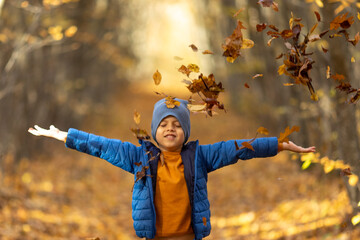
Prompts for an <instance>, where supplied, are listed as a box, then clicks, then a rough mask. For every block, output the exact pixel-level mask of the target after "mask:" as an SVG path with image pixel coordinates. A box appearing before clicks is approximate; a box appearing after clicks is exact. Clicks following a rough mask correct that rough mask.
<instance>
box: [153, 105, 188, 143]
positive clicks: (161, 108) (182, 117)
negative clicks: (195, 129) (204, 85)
mask: <svg viewBox="0 0 360 240" xmlns="http://www.w3.org/2000/svg"><path fill="white" fill-rule="evenodd" d="M175 100H176V101H178V102H180V106H175V107H174V108H168V107H167V106H166V103H165V98H163V99H161V100H159V101H158V102H156V103H155V105H154V111H153V117H152V122H151V135H152V137H153V139H154V140H155V142H157V141H156V130H157V128H158V127H159V124H160V122H161V120H163V119H164V118H165V117H167V116H174V117H176V118H177V120H178V121H179V123H180V125H181V127H182V129H183V131H184V136H185V141H184V143H186V141H187V140H188V139H189V136H190V111H189V109H188V108H187V104H188V101H186V100H182V99H178V98H175Z"/></svg>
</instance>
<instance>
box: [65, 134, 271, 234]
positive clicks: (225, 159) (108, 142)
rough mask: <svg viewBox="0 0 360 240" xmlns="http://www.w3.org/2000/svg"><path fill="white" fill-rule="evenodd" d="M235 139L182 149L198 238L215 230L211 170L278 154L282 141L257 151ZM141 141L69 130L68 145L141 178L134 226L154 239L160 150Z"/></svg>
mask: <svg viewBox="0 0 360 240" xmlns="http://www.w3.org/2000/svg"><path fill="white" fill-rule="evenodd" d="M234 141H235V140H230V141H226V142H218V143H215V144H211V145H199V143H198V141H195V142H189V143H187V144H185V145H184V147H183V149H182V152H181V157H182V160H183V163H184V175H185V180H186V184H187V187H188V192H189V198H190V204H191V208H192V215H191V220H192V221H191V223H192V227H193V230H194V233H195V239H196V240H197V239H202V238H204V237H206V236H208V235H209V234H210V230H211V224H210V204H209V200H208V197H207V178H208V177H207V176H208V173H209V172H212V171H214V170H216V169H219V168H221V167H224V166H227V165H230V164H234V163H236V162H237V161H238V160H239V159H241V160H247V159H250V158H255V157H261V158H262V157H270V156H274V155H276V154H277V149H278V140H277V138H275V137H271V138H258V139H256V140H255V141H254V142H253V143H252V144H251V145H252V146H253V147H254V149H255V151H252V150H249V149H247V148H244V149H241V150H236V147H235V143H234ZM236 141H237V143H238V145H239V146H241V142H242V141H247V140H236ZM139 142H140V144H141V146H138V147H137V146H135V145H134V144H132V143H129V142H122V141H120V140H117V139H108V138H105V137H101V136H96V135H93V134H89V133H86V132H82V131H79V130H76V129H69V131H68V136H67V140H66V146H67V147H69V148H72V149H76V150H78V151H81V152H84V153H88V154H90V155H93V156H96V157H100V158H102V159H105V160H106V161H108V162H110V163H111V164H113V165H115V166H117V167H120V168H122V169H124V170H125V171H128V172H130V173H132V174H134V179H135V181H136V180H137V179H138V180H137V181H136V183H135V185H134V190H133V197H132V217H133V220H134V228H135V231H136V234H137V236H139V237H145V238H150V239H151V238H154V237H155V233H156V228H155V221H156V215H155V206H154V193H155V187H156V182H155V180H156V173H157V162H158V159H159V154H158V153H159V152H160V150H159V149H158V148H157V147H156V146H154V145H153V144H152V143H151V142H148V141H141V140H140V141H139ZM149 160H151V161H149ZM142 172H143V173H146V174H142ZM144 175H147V176H144ZM150 175H151V177H150ZM142 176H143V177H142ZM140 177H142V178H141V179H140ZM139 179H140V180H139Z"/></svg>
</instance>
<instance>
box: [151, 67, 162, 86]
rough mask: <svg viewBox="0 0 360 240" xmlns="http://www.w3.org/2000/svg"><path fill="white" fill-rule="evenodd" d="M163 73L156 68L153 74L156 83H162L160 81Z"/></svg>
mask: <svg viewBox="0 0 360 240" xmlns="http://www.w3.org/2000/svg"><path fill="white" fill-rule="evenodd" d="M161 78H162V77H161V73H160V72H159V71H158V70H156V72H155V73H154V74H153V79H154V83H155V85H159V84H160V82H161Z"/></svg>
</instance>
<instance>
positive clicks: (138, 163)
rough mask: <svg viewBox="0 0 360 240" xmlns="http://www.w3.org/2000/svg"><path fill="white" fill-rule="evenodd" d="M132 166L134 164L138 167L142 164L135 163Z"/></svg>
mask: <svg viewBox="0 0 360 240" xmlns="http://www.w3.org/2000/svg"><path fill="white" fill-rule="evenodd" d="M134 164H135V165H136V166H138V167H140V166H141V164H142V163H141V162H135V163H134Z"/></svg>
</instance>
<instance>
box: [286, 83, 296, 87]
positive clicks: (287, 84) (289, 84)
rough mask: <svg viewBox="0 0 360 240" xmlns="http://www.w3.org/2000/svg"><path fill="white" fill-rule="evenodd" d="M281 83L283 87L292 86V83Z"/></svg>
mask: <svg viewBox="0 0 360 240" xmlns="http://www.w3.org/2000/svg"><path fill="white" fill-rule="evenodd" d="M283 85H284V86H285V87H289V86H294V84H293V83H283Z"/></svg>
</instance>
